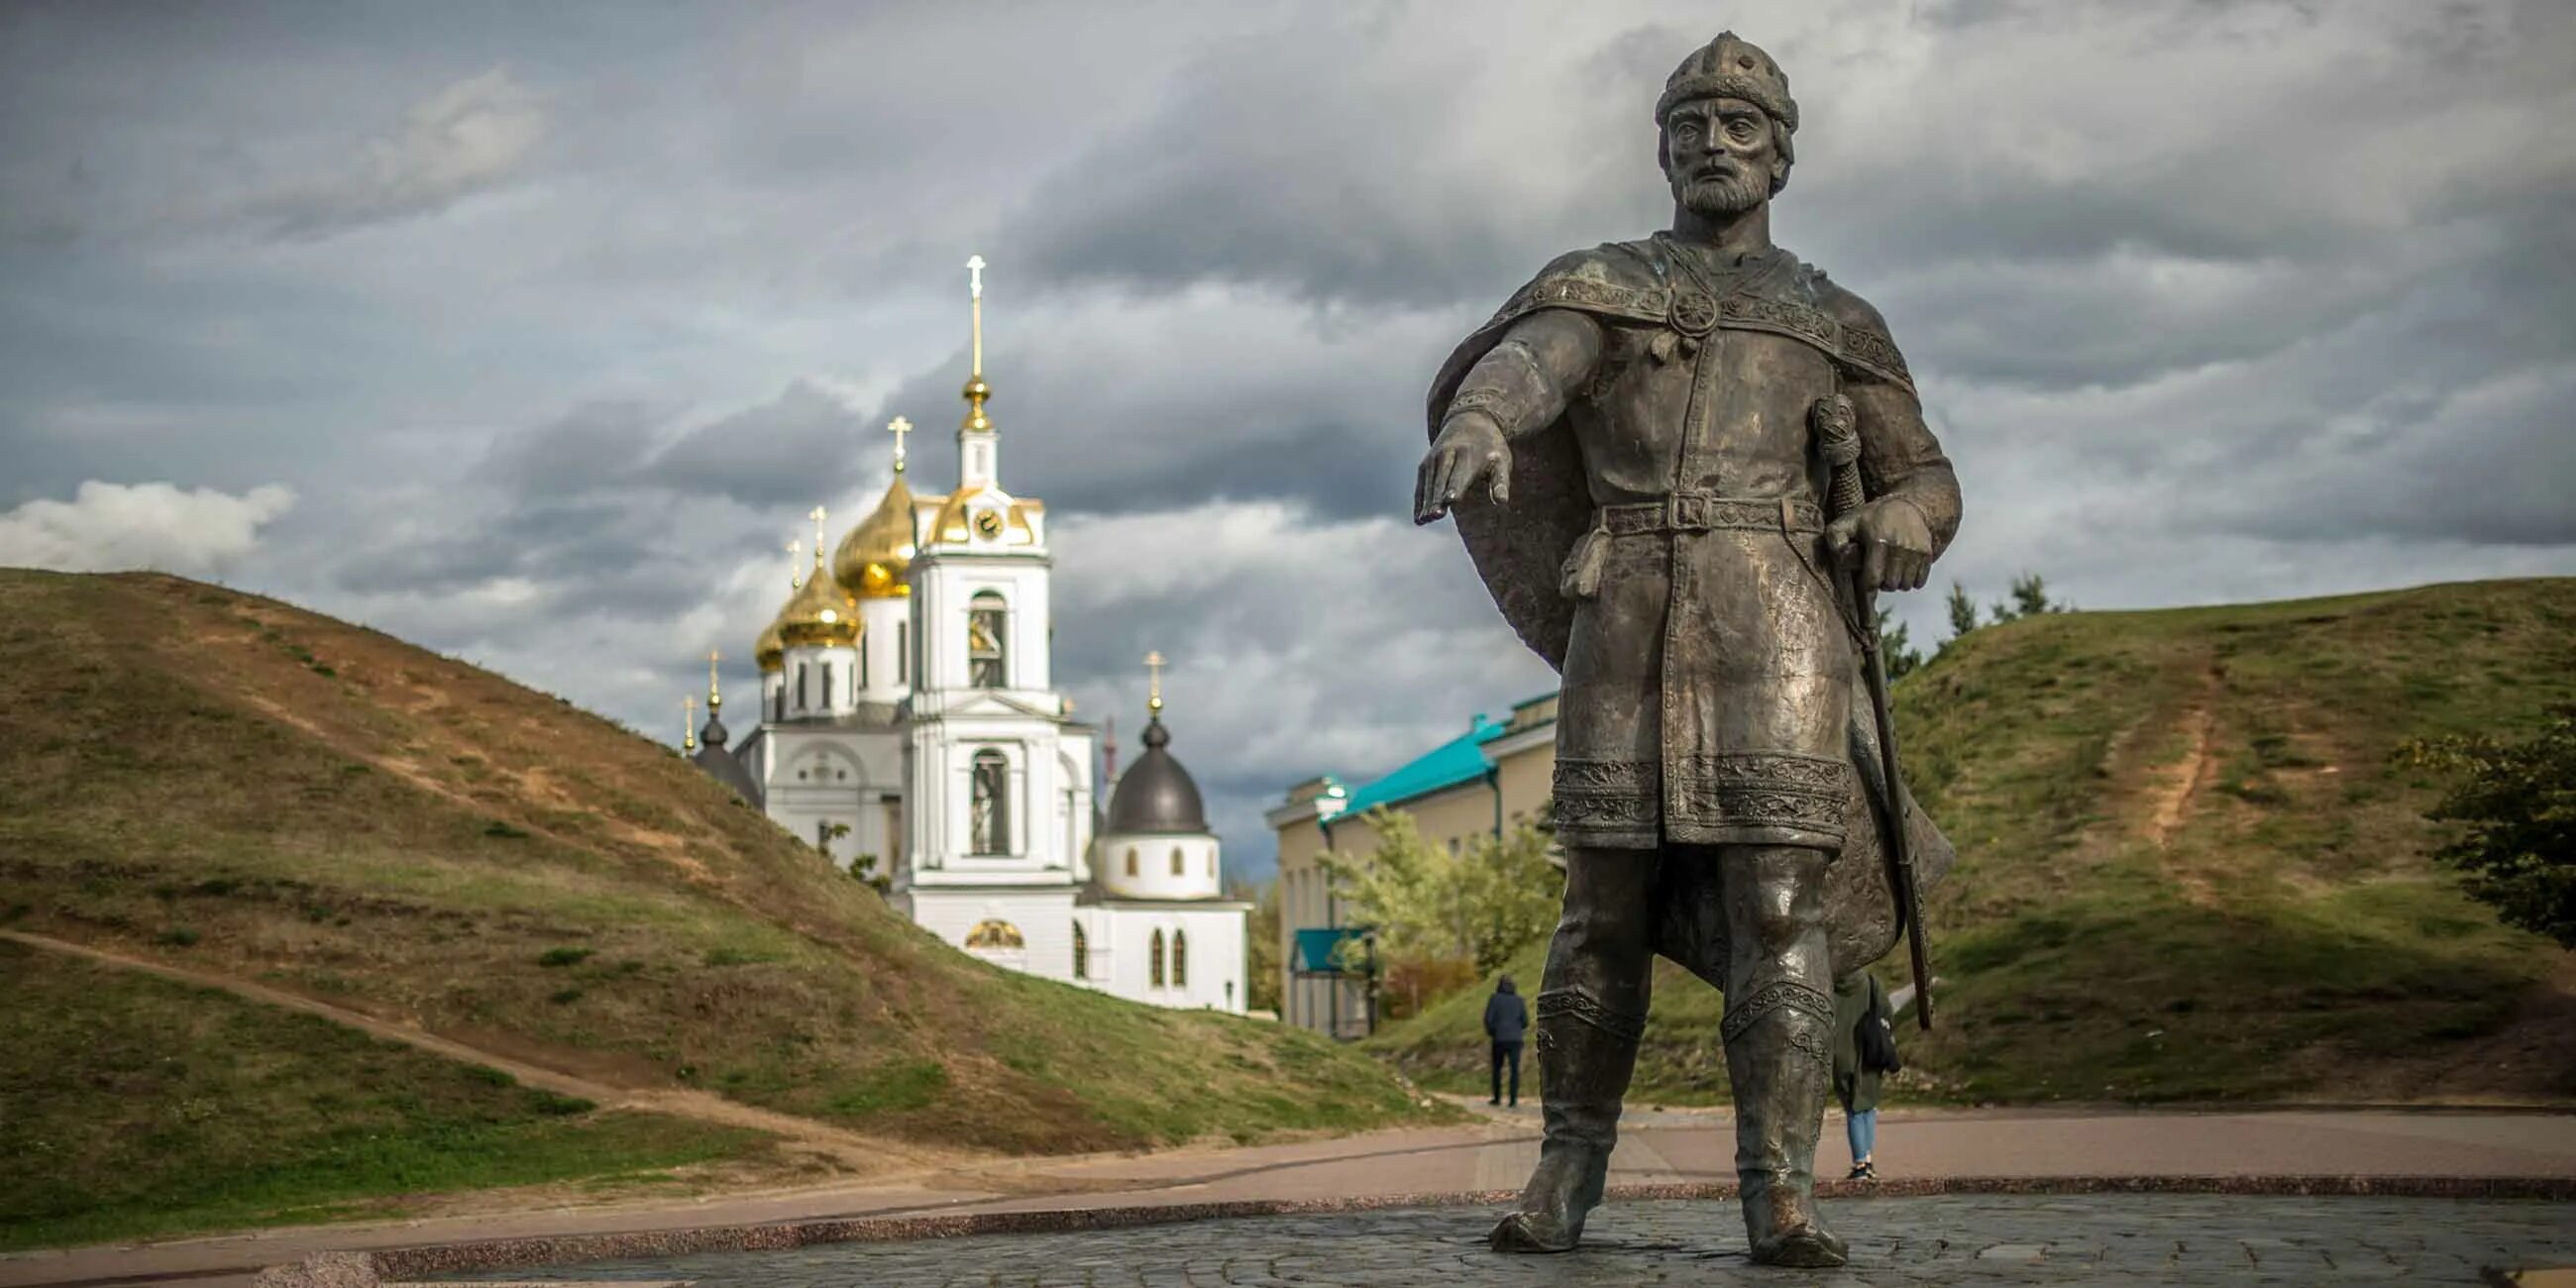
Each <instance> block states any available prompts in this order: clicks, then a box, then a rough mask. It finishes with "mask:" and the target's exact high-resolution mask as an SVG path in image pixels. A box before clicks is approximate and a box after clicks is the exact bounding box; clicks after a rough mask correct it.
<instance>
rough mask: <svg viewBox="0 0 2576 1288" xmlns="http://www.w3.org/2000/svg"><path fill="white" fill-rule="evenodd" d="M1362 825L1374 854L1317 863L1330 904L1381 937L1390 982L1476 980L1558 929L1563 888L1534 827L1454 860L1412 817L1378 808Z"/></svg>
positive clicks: (1543, 837) (1544, 837) (1487, 841)
mask: <svg viewBox="0 0 2576 1288" xmlns="http://www.w3.org/2000/svg"><path fill="white" fill-rule="evenodd" d="M1365 817H1366V819H1367V821H1368V824H1369V828H1370V830H1372V831H1373V832H1375V833H1376V834H1377V838H1378V845H1377V849H1376V850H1375V851H1373V852H1372V853H1370V854H1369V855H1367V856H1365V857H1357V856H1352V855H1344V854H1337V853H1330V852H1328V853H1326V854H1324V855H1323V856H1321V858H1320V859H1319V860H1318V861H1319V862H1320V863H1321V864H1322V865H1323V868H1324V870H1325V872H1327V873H1328V874H1330V879H1331V881H1332V882H1333V894H1334V896H1335V897H1336V898H1338V899H1341V900H1342V901H1343V902H1345V903H1347V904H1348V905H1349V906H1350V910H1351V916H1350V921H1351V923H1352V924H1355V925H1364V926H1367V927H1369V928H1370V929H1371V931H1372V933H1373V934H1374V935H1375V936H1376V939H1377V952H1378V956H1379V958H1380V960H1381V963H1382V964H1383V965H1384V966H1385V967H1386V969H1387V973H1388V975H1389V976H1390V978H1392V977H1393V976H1395V974H1396V973H1397V971H1398V970H1399V969H1403V970H1404V971H1405V972H1406V973H1407V974H1408V975H1410V976H1411V977H1414V978H1426V977H1434V978H1436V977H1438V976H1439V974H1440V973H1439V972H1437V971H1427V970H1425V969H1424V968H1425V966H1426V965H1427V964H1429V963H1439V962H1456V963H1461V964H1464V965H1466V966H1467V967H1468V968H1469V969H1470V971H1471V972H1472V973H1470V974H1468V975H1467V976H1466V978H1469V979H1480V978H1482V977H1484V976H1486V975H1490V974H1492V973H1494V972H1495V971H1498V970H1500V969H1502V967H1503V964H1504V963H1505V962H1508V961H1510V960H1511V956H1512V954H1513V953H1514V952H1515V951H1517V950H1519V949H1520V948H1521V947H1522V946H1523V945H1525V944H1527V943H1529V942H1530V941H1531V940H1533V939H1535V938H1537V937H1538V936H1539V935H1541V934H1543V933H1545V932H1546V931H1547V929H1548V927H1550V926H1552V925H1554V924H1555V922H1556V915H1557V909H1558V906H1559V903H1560V902H1561V900H1562V898H1563V896H1564V891H1565V878H1564V875H1563V874H1562V873H1560V872H1558V871H1557V869H1556V865H1554V864H1552V863H1550V862H1548V858H1547V852H1548V846H1549V845H1550V843H1551V841H1552V839H1553V838H1551V837H1550V835H1549V834H1548V832H1547V831H1546V830H1545V829H1544V828H1543V827H1541V826H1539V825H1538V824H1536V823H1529V822H1524V823H1520V824H1518V825H1516V826H1513V827H1510V828H1507V829H1505V830H1504V832H1503V834H1502V836H1500V837H1499V838H1497V837H1494V836H1492V835H1478V836H1475V837H1473V838H1470V839H1468V840H1467V841H1466V843H1465V844H1463V845H1461V846H1460V847H1459V852H1458V853H1456V854H1451V853H1450V852H1449V850H1448V847H1446V846H1440V845H1433V844H1431V843H1430V842H1428V841H1425V840H1424V839H1422V832H1421V830H1420V828H1418V827H1417V826H1416V825H1415V824H1414V821H1413V816H1412V815H1410V814H1405V813H1401V812H1398V811H1394V810H1388V809H1384V808H1379V809H1373V810H1370V811H1369V812H1368V814H1367V815H1365ZM1349 944H1350V941H1346V942H1345V948H1346V949H1349ZM1354 951H1356V950H1354ZM1354 964H1355V963H1354ZM1414 1000H1415V1001H1416V1002H1417V1003H1418V1002H1419V1001H1421V1000H1425V999H1418V998H1417V999H1414Z"/></svg>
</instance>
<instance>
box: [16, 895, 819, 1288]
mask: <svg viewBox="0 0 2576 1288" xmlns="http://www.w3.org/2000/svg"><path fill="white" fill-rule="evenodd" d="M0 975H5V976H6V977H7V978H8V980H9V987H8V988H7V989H5V990H0V1032H6V1033H7V1034H8V1035H9V1041H7V1042H5V1043H0V1157H5V1158H7V1159H9V1160H11V1161H10V1164H9V1166H7V1167H0V1249H17V1248H32V1247H48V1246H58V1245H65V1244H78V1243H94V1242H101V1241H105V1240H110V1239H131V1238H141V1237H148V1236H156V1235H172V1234H180V1233H186V1232H191V1231H199V1230H218V1229H235V1228H240V1227H243V1226H259V1225H274V1224H280V1223H288V1222H305V1221H315V1220H327V1219H338V1218H347V1217H356V1216H367V1215H385V1214H391V1213H394V1212H398V1211H400V1210H401V1204H400V1203H399V1202H397V1201H396V1200H399V1199H400V1198H401V1197H402V1196H406V1195H414V1194H419V1193H424V1192H437V1191H456V1190H471V1189H485V1188H491V1187H495V1186H510V1185H534V1184H543V1183H548V1182H555V1181H563V1180H569V1179H587V1180H594V1181H611V1180H615V1181H627V1180H637V1179H644V1178H649V1177H652V1176H654V1175H655V1174H659V1173H667V1172H669V1170H670V1169H673V1168H677V1167H685V1166H688V1165H691V1164H698V1163H706V1162H712V1161H717V1160H723V1159H730V1158H738V1157H742V1156H745V1155H750V1154H756V1153H758V1152H760V1151H762V1150H764V1149H766V1148H767V1141H768V1138H767V1137H766V1136H763V1135H761V1134H760V1133H757V1132H749V1131H743V1130H739V1129H735V1128H728V1127H717V1126H711V1125H708V1124H703V1123H697V1122H691V1121H686V1120H681V1119H673V1118H666V1117H662V1116H659V1115H653V1114H639V1113H625V1112H610V1113H600V1112H596V1111H595V1110H594V1107H593V1106H592V1105H591V1104H590V1103H589V1102H588V1101H584V1100H578V1099H574V1098H571V1097H566V1096H561V1095H557V1094H556V1093H554V1092H550V1091H543V1090H537V1089H533V1088H527V1087H521V1086H518V1085H516V1084H515V1083H514V1081H513V1080H512V1079H511V1078H510V1076H509V1075H508V1074H505V1073H501V1072H499V1071H498V1070H494V1069H489V1068H484V1067H482V1066H477V1065H467V1064H459V1063H456V1062H454V1061H450V1060H445V1059H442V1058H440V1057H437V1056H434V1055H430V1054H427V1053H425V1052H421V1051H418V1050H415V1049H413V1048H410V1047H407V1046H402V1045H399V1044H395V1043H390V1042H383V1041H379V1040H376V1039H374V1038H370V1037H368V1036H366V1035H365V1034H362V1033H359V1032H357V1031H355V1030H353V1029H348V1028H344V1027H341V1026H339V1025H336V1024H333V1023H331V1022H330V1021H328V1020H323V1019H319V1018H316V1017H314V1016H309V1015H302V1014H298V1013H295V1012H292V1011H286V1010H281V1009H278V1008H275V1007H270V1006H263V1005H259V1004H256V1003H252V1002H246V1001H243V1000H241V999H239V998H236V997H234V996H232V995H231V994H228V993H221V992H215V991H212V990H206V989H197V988H191V987H188V986H186V985H181V984H175V983H171V982H168V981H165V980H161V979H158V978H155V977H152V976H149V975H144V974H141V973H139V972H135V971H128V970H121V969H118V968H115V967H108V966H100V965H95V964H92V963H89V962H84V961H79V960H76V959H72V958H68V957H65V956H62V955H59V954H54V953H46V952H39V951H37V950H33V949H29V948H24V947H21V946H19V945H16V944H10V943H0Z"/></svg>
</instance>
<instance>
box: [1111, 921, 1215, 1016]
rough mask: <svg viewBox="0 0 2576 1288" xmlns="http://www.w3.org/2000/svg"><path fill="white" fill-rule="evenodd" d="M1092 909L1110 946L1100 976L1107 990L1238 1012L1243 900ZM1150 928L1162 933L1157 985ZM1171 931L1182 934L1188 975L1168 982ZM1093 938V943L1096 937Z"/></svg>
mask: <svg viewBox="0 0 2576 1288" xmlns="http://www.w3.org/2000/svg"><path fill="white" fill-rule="evenodd" d="M1096 911H1098V912H1099V913H1101V914H1102V916H1103V918H1104V919H1105V920H1106V921H1107V922H1108V926H1107V928H1106V929H1107V934H1106V938H1107V939H1108V940H1109V941H1110V942H1111V943H1113V944H1114V945H1115V949H1114V953H1113V960H1112V962H1111V963H1110V966H1109V969H1108V970H1107V971H1106V972H1105V975H1106V978H1105V979H1104V980H1103V981H1102V983H1103V986H1104V987H1105V988H1106V990H1107V991H1108V992H1110V993H1114V994H1116V995H1117V996H1119V997H1124V998H1127V999H1128V1000H1130V1001H1137V1002H1146V1003H1149V1004H1152V1005H1155V1006H1169V1007H1175V1008H1178V1009H1182V1010H1217V1011H1230V1012H1233V1013H1235V1014H1238V1015H1240V1014H1242V1013H1243V1010H1244V997H1245V992H1244V977H1243V971H1244V959H1243V936H1244V923H1245V921H1246V914H1247V912H1248V909H1247V908H1246V906H1245V905H1243V904H1240V903H1221V904H1214V905H1210V906H1206V907H1167V906H1133V907H1131V906H1119V905H1107V906H1104V907H1101V908H1099V909H1097V910H1096ZM1156 931H1160V932H1162V935H1163V947H1164V974H1163V983H1162V984H1161V985H1159V986H1157V985H1156V984H1155V983H1154V982H1153V971H1154V963H1153V938H1154V933H1155V932H1156ZM1175 936H1186V937H1187V941H1188V944H1189V971H1188V976H1187V978H1186V979H1185V980H1184V981H1183V982H1181V983H1178V984H1175V983H1173V982H1172V972H1171V946H1172V944H1173V942H1174V938H1175ZM1093 942H1094V944H1095V946H1096V945H1097V944H1098V943H1099V942H1100V940H1098V939H1095V940H1094V941H1093ZM1095 951H1096V949H1095ZM1229 986H1231V987H1229Z"/></svg>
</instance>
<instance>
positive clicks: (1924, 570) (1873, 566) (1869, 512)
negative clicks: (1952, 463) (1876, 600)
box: [1825, 496, 1932, 590]
mask: <svg viewBox="0 0 2576 1288" xmlns="http://www.w3.org/2000/svg"><path fill="white" fill-rule="evenodd" d="M1825 546H1826V548H1827V549H1828V550H1831V551H1832V552H1833V556H1834V562H1835V563H1837V564H1839V565H1841V566H1842V567H1844V568H1847V569H1848V568H1851V567H1854V566H1855V565H1854V564H1853V562H1852V561H1853V560H1854V559H1858V560H1859V561H1860V562H1859V564H1858V565H1857V566H1858V567H1859V569H1860V576H1861V584H1862V585H1864V586H1875V587H1877V588H1878V589H1880V590H1915V589H1918V588H1920V587H1921V586H1922V585H1923V583H1924V582H1925V581H1926V580H1927V579H1929V578H1930V577H1931V575H1932V525H1931V524H1928V523H1926V522H1924V521H1923V512H1922V511H1921V510H1918V509H1916V508H1914V505H1913V504H1912V503H1911V502H1908V501H1906V500H1903V499H1902V498H1899V497H1892V496H1886V497H1880V498H1879V499H1877V500H1875V501H1872V502H1870V503H1869V504H1867V505H1864V506H1862V507H1861V508H1859V509H1857V510H1854V511H1852V512H1851V513H1849V514H1846V515H1844V516H1843V517H1841V518H1839V519H1836V520H1834V521H1833V523H1832V524H1831V525H1829V526H1828V527H1826V529H1825Z"/></svg>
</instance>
